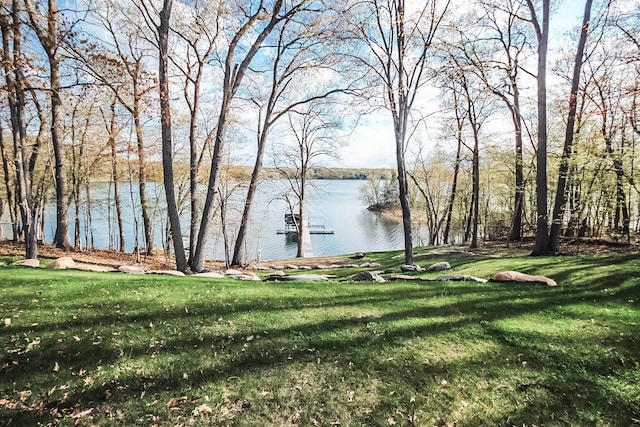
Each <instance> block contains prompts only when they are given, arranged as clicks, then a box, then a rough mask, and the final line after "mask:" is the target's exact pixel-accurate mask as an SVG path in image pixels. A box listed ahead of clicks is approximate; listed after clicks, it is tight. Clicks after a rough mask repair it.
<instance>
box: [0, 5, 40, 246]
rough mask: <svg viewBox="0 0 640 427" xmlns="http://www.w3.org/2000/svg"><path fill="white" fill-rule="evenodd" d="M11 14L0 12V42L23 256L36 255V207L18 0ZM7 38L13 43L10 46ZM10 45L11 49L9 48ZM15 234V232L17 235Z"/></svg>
mask: <svg viewBox="0 0 640 427" xmlns="http://www.w3.org/2000/svg"><path fill="white" fill-rule="evenodd" d="M11 9H12V10H11V18H10V19H9V16H5V15H0V28H1V30H2V45H3V50H4V53H5V61H4V67H5V79H6V83H7V97H8V102H9V109H10V114H11V131H12V135H13V153H14V164H15V168H16V179H17V194H16V197H17V203H18V205H19V207H20V217H21V220H22V232H23V233H24V242H25V258H27V259H31V258H37V257H38V242H37V234H36V218H35V207H34V203H33V197H32V188H31V186H32V180H31V176H30V175H29V169H28V167H27V137H26V134H27V130H26V122H25V117H24V110H25V96H24V90H23V88H24V87H25V81H24V74H23V72H22V47H21V37H22V36H21V28H20V25H21V19H20V8H19V4H18V0H13V2H12V7H11ZM10 42H12V43H13V45H12V46H10ZM11 48H13V49H11ZM16 237H17V236H16Z"/></svg>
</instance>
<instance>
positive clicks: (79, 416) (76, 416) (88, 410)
mask: <svg viewBox="0 0 640 427" xmlns="http://www.w3.org/2000/svg"><path fill="white" fill-rule="evenodd" d="M93 411H94V408H89V409H87V410H86V411H82V412H78V413H77V414H73V415H71V418H73V419H76V420H77V419H80V418H82V417H86V416H87V415H89V414H91V413H92V412H93Z"/></svg>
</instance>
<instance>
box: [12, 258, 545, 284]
mask: <svg viewBox="0 0 640 427" xmlns="http://www.w3.org/2000/svg"><path fill="white" fill-rule="evenodd" d="M364 264H366V265H363V264H361V265H360V266H359V268H367V267H377V266H380V264H379V263H364ZM14 265H23V266H28V267H39V266H40V261H39V260H37V259H27V260H22V261H17V262H15V263H14ZM346 266H348V265H337V264H336V265H330V266H323V265H321V266H318V267H317V269H322V270H325V269H332V268H339V267H346ZM46 268H49V269H56V270H60V269H74V270H82V271H97V272H108V271H119V272H121V273H127V274H160V275H171V276H184V275H185V274H184V273H183V272H181V271H176V270H149V271H147V270H144V269H143V268H141V267H138V266H128V265H123V266H120V267H118V268H117V269H113V268H109V267H104V266H100V265H95V264H85V263H78V262H75V261H74V260H73V259H72V258H71V257H61V258H58V259H56V260H54V261H52V262H51V263H50V264H48V265H47V266H46ZM312 269H313V268H312V267H304V266H294V265H285V266H272V267H271V268H270V270H274V271H273V273H271V274H269V275H268V276H267V277H266V278H265V280H266V281H327V280H329V279H332V278H335V277H336V276H334V275H327V274H287V273H285V272H284V270H312ZM450 269H451V265H450V264H449V263H448V262H438V263H435V264H432V265H431V266H429V267H427V268H426V269H425V268H423V267H421V266H419V265H417V264H416V265H403V266H401V267H400V268H399V269H389V270H385V271H362V272H359V273H356V274H353V275H351V276H350V277H349V280H351V281H354V282H377V283H384V282H386V281H387V280H392V281H395V280H403V281H410V280H424V279H421V278H419V277H416V276H412V275H408V274H402V273H409V272H423V271H446V270H450ZM383 273H387V274H390V276H389V277H388V278H387V279H385V278H384V277H382V276H381V274H383ZM190 277H204V278H211V279H223V278H232V279H237V280H243V281H261V280H262V279H260V277H259V276H258V275H257V274H256V273H254V272H252V271H245V270H242V271H241V270H234V269H227V270H225V271H210V272H203V273H196V274H192V275H190ZM434 280H436V281H472V282H479V283H486V282H487V280H486V279H482V278H479V277H475V276H470V275H441V276H438V277H436V278H435V279H434ZM491 280H492V281H495V282H529V283H544V284H546V285H548V286H557V283H556V282H555V281H554V280H553V279H550V278H548V277H545V276H533V275H529V274H525V273H520V272H517V271H502V272H498V273H496V274H495V275H494V276H493V278H492V279H491Z"/></svg>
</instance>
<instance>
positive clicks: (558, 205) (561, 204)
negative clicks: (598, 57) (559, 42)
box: [548, 0, 592, 253]
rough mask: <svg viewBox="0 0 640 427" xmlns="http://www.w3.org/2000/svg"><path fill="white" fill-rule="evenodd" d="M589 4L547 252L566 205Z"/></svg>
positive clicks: (587, 10) (588, 4)
mask: <svg viewBox="0 0 640 427" xmlns="http://www.w3.org/2000/svg"><path fill="white" fill-rule="evenodd" d="M591 4H592V0H586V2H585V6H584V16H583V18H582V28H581V30H580V39H579V40H578V48H577V49H576V56H575V59H574V62H573V76H572V77H571V92H570V95H569V115H568V117H567V127H566V130H565V134H564V148H563V150H562V159H561V161H560V171H559V175H558V186H557V189H556V200H555V203H554V205H553V216H552V222H551V229H550V231H549V248H548V249H549V252H552V253H555V252H557V251H558V237H559V235H560V230H561V228H562V221H563V216H564V215H563V214H564V210H565V205H566V195H565V191H566V183H567V177H568V173H569V161H570V159H571V153H572V152H573V148H572V146H573V135H574V129H575V124H576V112H577V110H578V90H579V87H580V72H581V70H582V64H583V62H584V49H585V46H586V43H587V35H588V33H589V22H590V20H591Z"/></svg>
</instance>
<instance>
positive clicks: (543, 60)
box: [527, 0, 551, 255]
mask: <svg viewBox="0 0 640 427" xmlns="http://www.w3.org/2000/svg"><path fill="white" fill-rule="evenodd" d="M550 3H551V0H542V26H540V22H539V21H538V19H537V17H536V16H535V15H536V14H535V6H534V5H533V2H532V0H527V4H528V6H529V10H530V11H531V15H532V17H533V19H532V23H533V25H534V28H535V30H536V35H537V38H538V73H537V83H538V91H537V104H538V148H537V152H536V208H537V219H536V242H535V247H534V248H533V251H532V253H531V255H546V254H547V250H548V245H547V242H548V238H549V221H548V207H547V205H548V204H547V47H548V41H549V8H550Z"/></svg>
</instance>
